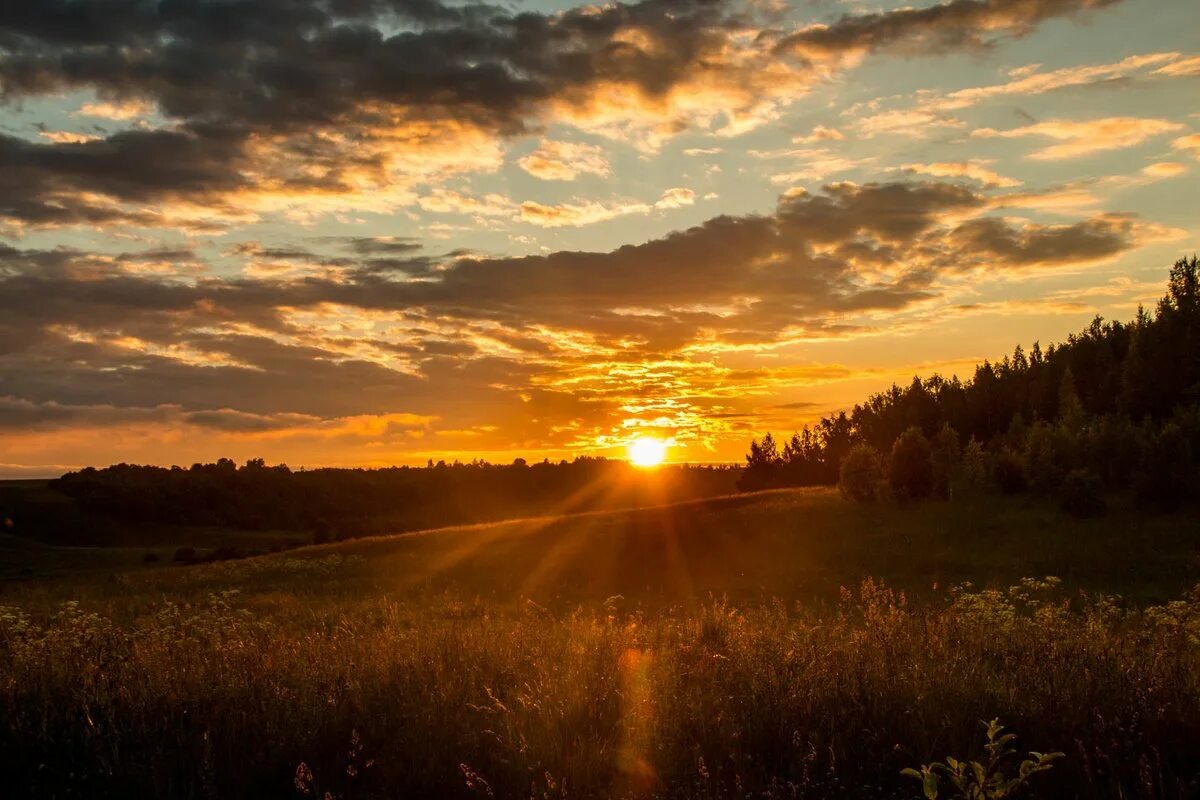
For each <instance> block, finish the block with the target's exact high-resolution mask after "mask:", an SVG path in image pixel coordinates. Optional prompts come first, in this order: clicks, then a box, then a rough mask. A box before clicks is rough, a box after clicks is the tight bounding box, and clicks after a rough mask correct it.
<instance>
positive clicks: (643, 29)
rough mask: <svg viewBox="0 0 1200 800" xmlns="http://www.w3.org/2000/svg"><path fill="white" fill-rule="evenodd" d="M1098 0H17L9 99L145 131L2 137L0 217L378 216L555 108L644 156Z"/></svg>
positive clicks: (10, 31) (489, 159)
mask: <svg viewBox="0 0 1200 800" xmlns="http://www.w3.org/2000/svg"><path fill="white" fill-rule="evenodd" d="M1109 3H1110V0H1069V1H1068V0H1020V2H1017V1H1016V0H990V1H989V2H986V3H985V2H982V1H981V0H953V1H952V2H949V3H945V4H942V5H938V6H933V7H930V8H926V9H920V10H915V11H914V10H911V9H906V10H898V11H891V12H884V13H878V14H863V15H858V16H847V17H843V18H842V19H840V20H838V21H836V22H835V23H833V24H832V25H828V26H808V27H803V28H800V29H796V28H794V27H792V28H789V27H788V25H787V24H786V23H785V22H784V20H785V19H786V15H784V16H780V15H779V14H777V13H774V12H771V11H769V10H767V9H764V8H761V7H759V6H757V5H755V4H748V5H747V4H741V3H734V2H732V0H730V1H729V2H726V1H725V0H642V1H641V2H636V3H632V4H610V5H603V6H594V5H590V6H583V7H580V8H574V9H569V10H565V11H559V12H555V13H537V12H531V11H524V12H520V13H514V12H511V11H508V10H505V9H503V8H501V7H499V6H492V5H486V4H467V5H451V4H444V3H442V2H439V0H395V2H375V0H370V1H368V2H337V3H330V2H328V1H327V0H296V2H289V3H282V4H281V3H265V4H250V5H244V6H239V7H238V11H237V13H236V14H232V13H226V12H227V10H225V9H219V8H217V7H215V6H212V5H211V4H206V3H175V4H171V5H170V8H169V13H167V12H166V11H164V10H163V9H164V8H165V7H162V8H160V6H159V5H156V4H152V3H150V4H145V3H119V4H116V5H113V4H111V3H107V2H104V1H103V0H61V1H60V2H55V3H49V4H46V3H29V4H25V5H26V6H27V8H24V9H23V10H22V12H21V13H20V14H17V15H10V17H9V18H8V19H6V20H4V21H3V22H0V38H2V39H3V41H4V48H3V50H2V51H0V84H2V85H3V86H4V95H3V98H4V101H6V102H17V101H20V100H22V99H24V98H30V97H50V96H55V95H61V94H63V93H67V92H82V93H90V94H91V95H93V96H94V97H95V99H94V100H92V101H89V102H86V103H84V104H83V105H82V107H81V108H80V109H79V110H78V111H77V112H76V113H77V114H79V115H81V116H92V117H96V118H100V119H108V120H112V121H129V120H134V119H136V120H138V122H139V126H138V127H135V128H132V129H125V130H120V131H117V132H115V133H111V134H108V135H107V136H105V138H103V139H101V140H98V141H94V142H84V143H80V144H72V145H70V148H71V149H70V150H67V149H66V148H67V147H68V145H67V144H65V143H55V142H51V143H48V144H44V145H32V144H30V143H28V142H25V141H24V140H20V139H17V138H14V137H5V138H4V139H3V141H0V173H3V175H4V178H0V196H2V197H4V198H5V199H6V201H5V202H0V215H2V217H3V218H4V219H6V220H7V221H8V222H7V225H8V226H9V227H10V228H12V229H14V230H17V232H20V231H21V230H23V229H26V228H36V227H44V226H90V227H108V228H112V227H117V226H126V227H180V228H186V229H188V230H191V231H194V232H218V231H220V230H221V229H223V228H226V227H228V226H229V225H231V224H234V223H237V222H257V221H261V219H262V218H263V217H264V216H269V215H278V216H280V217H283V218H285V219H287V220H288V221H291V222H298V223H302V224H309V223H312V222H313V221H314V220H315V219H316V218H317V217H319V216H321V215H328V214H345V213H348V212H356V211H363V212H373V213H392V212H394V211H396V210H398V209H400V208H405V207H409V206H411V205H412V204H414V203H415V202H417V199H418V197H420V196H421V195H422V194H423V193H424V192H425V191H426V190H427V188H428V186H430V185H440V184H442V183H444V182H445V180H446V179H447V178H448V177H451V176H455V175H461V174H463V173H468V172H490V171H495V170H497V169H498V168H499V167H500V165H501V164H502V163H503V161H504V152H503V150H504V143H505V142H507V141H509V140H511V139H512V138H513V137H516V136H521V135H525V134H528V133H530V132H532V131H543V130H547V129H548V128H549V127H550V126H552V125H563V126H573V127H575V128H577V129H579V130H582V131H585V132H591V133H593V134H596V135H602V136H607V137H611V138H621V139H622V140H625V141H632V142H636V143H637V145H638V146H639V147H641V148H642V149H643V150H645V151H647V152H651V151H653V150H655V149H657V148H658V147H660V146H661V143H662V142H663V141H665V140H666V139H668V138H670V137H672V136H676V135H678V134H680V133H682V132H685V131H689V130H701V131H706V132H709V133H712V134H715V135H721V136H736V135H740V134H743V133H745V132H747V131H750V130H753V129H755V128H757V127H759V126H761V125H763V124H765V123H768V122H771V121H773V120H777V119H779V118H780V115H781V113H782V110H783V109H784V108H786V107H787V106H789V105H791V104H792V103H794V102H795V101H796V99H797V98H798V97H801V96H803V95H804V94H805V93H806V92H807V91H808V90H809V88H810V87H811V86H812V85H814V84H815V83H816V82H818V81H821V80H824V79H826V78H828V77H830V76H831V75H833V74H835V73H836V71H837V70H840V69H844V68H846V67H848V66H850V65H851V64H853V63H855V62H856V60H857V59H858V58H859V57H860V56H861V52H862V51H863V50H864V49H865V50H877V49H878V50H887V49H897V48H899V49H905V48H909V49H913V48H915V49H920V50H921V51H929V52H936V51H938V50H941V49H946V48H957V47H966V48H973V47H978V46H979V45H981V44H986V43H988V42H990V41H992V40H994V38H995V37H996V36H1001V35H1005V36H1006V35H1019V34H1023V33H1025V32H1028V30H1030V29H1032V28H1033V27H1034V26H1036V25H1038V24H1040V23H1041V22H1043V21H1045V20H1048V19H1051V18H1054V17H1060V16H1071V15H1074V14H1075V13H1076V12H1078V11H1081V10H1086V9H1092V8H1099V7H1101V6H1105V5H1109ZM217 14H225V15H226V17H229V18H228V19H224V18H223V19H222V21H221V22H219V23H218V22H217V21H216V19H215V16H214V15H217ZM85 20H86V21H87V23H86V24H84V23H83V22H82V21H85ZM930 42H933V43H935V44H936V45H937V46H936V47H933V48H930V47H929V46H928V45H929V44H930ZM831 131H832V129H829V130H828V131H825V132H824V133H825V135H832V133H831ZM814 135H821V134H814ZM564 144H565V143H562V142H559V143H557V144H555V143H554V140H552V141H551V142H547V143H544V144H543V147H544V148H547V149H540V151H539V152H538V153H535V154H531V155H529V156H527V157H526V158H525V159H522V162H521V163H523V164H524V165H525V166H526V168H528V169H529V170H531V171H532V172H533V174H537V175H539V176H540V177H552V179H566V178H567V177H568V176H576V175H579V174H596V175H604V174H606V172H605V171H604V170H606V169H607V167H606V165H605V166H602V164H603V163H604V160H603V157H602V156H601V155H598V154H597V153H595V151H592V150H584V149H580V148H585V147H590V146H586V145H573V146H572V145H567V148H568V149H566V150H564V149H563V146H562V145H564ZM556 148H557V149H556ZM572 148H573V149H572ZM142 153H144V154H145V155H146V158H145V160H144V162H143V161H139V160H138V158H137V157H136V156H137V155H138V154H142ZM15 186H20V187H22V192H21V194H22V196H21V197H19V198H13V195H12V191H11V190H12V189H13V187H15ZM206 212H207V213H206Z"/></svg>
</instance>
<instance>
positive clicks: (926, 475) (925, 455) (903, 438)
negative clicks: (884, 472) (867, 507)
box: [888, 427, 934, 500]
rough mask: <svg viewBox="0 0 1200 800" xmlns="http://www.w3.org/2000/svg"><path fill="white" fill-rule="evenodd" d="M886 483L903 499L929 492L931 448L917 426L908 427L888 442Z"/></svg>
mask: <svg viewBox="0 0 1200 800" xmlns="http://www.w3.org/2000/svg"><path fill="white" fill-rule="evenodd" d="M888 483H889V484H890V485H891V487H892V491H894V492H895V493H896V496H897V497H900V498H903V499H908V500H920V499H921V498H924V497H928V496H929V495H930V494H932V493H933V487H934V471H933V450H932V448H931V447H930V446H929V440H928V439H926V438H925V436H924V434H922V433H921V430H920V429H919V428H916V427H912V428H909V429H908V430H906V431H905V432H904V433H902V434H901V435H900V437H899V438H897V439H896V442H895V444H893V445H892V457H891V459H890V460H889V461H888Z"/></svg>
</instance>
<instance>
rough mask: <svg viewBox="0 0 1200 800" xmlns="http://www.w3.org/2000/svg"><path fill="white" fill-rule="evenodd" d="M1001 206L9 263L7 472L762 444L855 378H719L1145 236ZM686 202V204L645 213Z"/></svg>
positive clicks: (816, 196) (899, 203)
mask: <svg viewBox="0 0 1200 800" xmlns="http://www.w3.org/2000/svg"><path fill="white" fill-rule="evenodd" d="M999 197H1002V196H991V195H988V194H986V193H985V192H983V191H981V190H979V189H977V188H971V187H970V186H969V185H967V184H963V183H961V182H954V181H942V180H934V179H930V180H919V181H918V180H903V181H894V182H888V183H868V184H861V185H860V184H853V183H839V184H832V185H830V186H827V187H825V188H824V189H823V190H821V191H819V192H806V191H792V192H789V193H787V194H785V195H784V196H783V197H781V198H779V201H778V204H777V206H776V207H775V208H774V209H773V210H772V211H771V212H770V213H767V214H749V215H742V216H717V217H713V218H711V219H709V220H707V221H706V222H704V223H702V224H700V225H697V226H694V227H690V228H687V229H686V230H679V231H676V232H674V233H671V234H668V235H666V236H662V237H659V238H655V239H651V240H650V241H646V242H644V243H641V244H632V245H625V246H622V247H617V248H615V249H611V250H600V251H591V252H581V251H568V250H561V251H556V252H550V253H546V254H541V255H526V256H511V257H499V256H489V255H486V254H479V253H463V252H450V253H445V254H436V253H427V252H424V251H422V250H419V249H417V244H416V243H415V242H412V241H410V240H404V239H392V238H386V237H385V238H365V237H328V236H324V237H322V236H311V237H308V238H306V239H303V240H298V241H295V242H292V243H288V244H273V245H266V244H262V243H259V242H257V241H241V242H239V243H236V244H234V245H231V246H230V247H229V248H228V249H227V250H226V251H225V252H224V253H223V254H222V262H223V264H224V265H225V266H224V268H223V269H221V270H215V269H212V268H207V266H206V265H204V264H201V265H200V266H201V267H202V269H201V270H200V271H198V272H194V273H192V272H185V271H179V270H176V271H175V272H171V273H160V272H157V271H154V270H142V269H140V268H138V265H143V264H158V263H164V262H165V263H180V264H183V263H187V262H188V261H189V260H195V259H196V256H195V254H194V253H192V252H190V251H186V250H181V251H177V252H172V251H170V250H163V249H155V248H148V249H146V250H131V251H127V252H124V253H117V252H113V253H105V252H96V251H84V250H78V249H72V248H66V247H60V248H54V249H38V248H35V247H30V248H24V249H21V248H15V247H10V246H0V375H3V376H4V385H3V394H4V396H5V397H6V398H7V399H6V400H5V401H4V402H3V403H0V427H2V426H5V425H7V427H6V428H5V430H6V431H9V432H10V433H6V436H7V440H6V446H7V447H10V452H24V453H30V454H33V455H29V456H28V458H29V459H32V460H37V461H39V462H41V463H52V462H53V463H73V462H74V461H77V460H90V458H92V457H91V456H88V455H86V454H87V453H91V452H97V453H99V452H107V453H112V452H113V451H112V449H111V439H112V433H111V431H112V430H113V429H114V428H117V427H120V428H121V429H123V430H139V431H144V432H145V433H144V437H143V438H144V440H145V441H152V440H153V441H159V440H161V437H164V436H168V435H170V436H174V437H176V438H174V439H173V441H175V442H176V444H175V448H176V449H175V450H173V452H176V453H182V452H186V453H189V454H190V453H209V452H210V451H211V450H216V449H217V448H219V447H225V448H228V450H227V452H232V453H235V454H244V456H245V457H249V456H252V455H254V453H253V452H246V450H244V449H238V448H239V447H241V445H237V446H235V445H236V443H237V442H248V441H252V437H265V436H272V437H276V438H274V439H272V445H271V446H272V452H273V453H279V454H280V455H279V456H277V457H280V458H284V457H289V456H288V453H290V452H293V451H291V450H289V449H288V448H292V447H295V448H300V447H301V444H302V443H303V442H312V441H316V438H314V437H319V438H320V441H321V442H322V445H321V446H322V447H323V448H325V449H323V450H322V451H321V452H326V453H335V452H337V453H349V452H351V450H350V449H347V448H351V449H352V448H360V449H361V448H363V447H368V446H369V447H378V448H382V449H381V451H380V452H381V453H382V454H383V455H381V458H382V459H384V460H387V459H389V458H391V459H392V460H395V459H397V458H403V456H400V455H391V456H389V455H387V454H389V453H403V454H411V453H413V452H414V445H413V441H414V439H413V438H412V437H414V436H420V437H423V438H421V440H420V441H421V442H423V443H424V444H423V445H422V446H423V447H427V448H428V449H430V450H431V451H436V450H437V449H444V448H447V447H449V446H450V444H449V443H451V442H462V441H465V440H463V439H462V438H461V435H460V434H457V433H453V432H454V431H464V430H465V431H472V432H473V433H472V434H471V436H470V442H471V444H470V445H469V446H470V447H472V448H473V449H475V450H476V451H477V452H485V451H487V450H489V449H494V450H497V451H500V450H505V449H511V448H512V447H514V446H517V447H522V446H524V447H528V448H529V449H531V450H538V451H554V450H555V448H558V451H560V452H561V451H565V450H567V449H571V448H575V449H585V450H586V449H589V448H596V447H600V446H601V445H602V443H604V442H611V441H616V440H617V439H619V437H620V436H622V435H623V433H622V431H623V430H624V429H625V428H624V426H626V425H627V424H629V422H630V421H631V420H633V421H635V422H636V421H639V420H640V421H641V422H643V423H647V424H649V422H650V421H653V420H660V421H662V420H665V421H666V422H664V423H662V424H664V425H665V426H667V427H668V428H670V429H671V430H672V431H674V433H675V434H678V435H679V436H680V437H681V438H680V440H681V441H687V442H692V443H694V444H695V445H696V446H701V445H702V444H703V443H708V444H712V443H713V442H716V441H724V440H725V439H723V438H722V437H729V436H732V435H740V434H738V433H737V432H738V431H742V430H745V427H744V426H750V425H752V424H753V419H754V418H755V417H754V411H753V408H754V407H755V406H756V405H757V404H758V402H759V401H756V400H754V399H753V398H756V397H757V398H761V397H764V396H769V395H771V394H772V393H774V392H778V391H782V390H784V389H786V388H788V387H796V386H804V385H812V384H813V383H819V382H823V381H831V380H843V379H847V377H848V376H849V373H847V371H846V370H845V369H844V368H836V369H835V368H834V367H831V366H828V365H809V366H803V367H795V366H779V367H772V368H763V369H745V368H734V367H732V366H730V365H729V364H728V363H725V362H724V361H723V360H722V359H723V356H725V355H730V354H737V353H763V354H767V353H770V352H772V351H773V350H774V349H775V348H779V347H783V346H786V345H789V344H794V343H802V342H805V341H807V340H810V339H827V338H840V337H849V336H858V335H867V334H870V333H872V332H877V331H878V330H880V329H881V326H883V327H885V328H886V327H888V326H892V325H894V324H897V323H896V321H897V320H898V319H903V318H904V315H906V314H913V313H916V312H917V310H918V309H922V308H926V309H932V308H934V307H936V305H934V304H935V303H936V301H937V300H938V299H939V298H940V297H942V296H944V295H945V293H946V292H948V291H950V290H951V289H952V287H953V286H955V285H956V284H957V283H958V282H960V281H962V280H963V276H966V275H970V276H972V278H971V280H972V281H973V282H978V281H979V280H981V279H983V278H985V277H986V276H990V275H996V274H1003V273H1008V272H1020V271H1028V270H1038V269H1063V268H1067V269H1071V268H1081V267H1083V266H1086V265H1090V264H1094V263H1096V262H1098V261H1104V260H1107V259H1111V258H1114V257H1116V256H1118V255H1120V254H1122V253H1125V252H1128V251H1129V250H1131V249H1133V248H1135V247H1137V246H1139V244H1141V243H1142V242H1144V241H1146V240H1148V239H1150V238H1152V237H1153V236H1155V235H1157V234H1156V230H1155V229H1154V228H1153V226H1148V225H1147V224H1145V223H1143V222H1141V221H1139V220H1138V219H1136V218H1135V217H1133V216H1130V215H1111V214H1093V215H1090V216H1084V217H1082V218H1080V219H1077V220H1073V221H1070V222H1068V223H1065V224H1062V225H1045V224H1041V223H1037V222H1034V221H1031V220H1028V219H1022V218H1020V217H1009V216H1005V217H1001V216H993V213H994V210H995V207H996V205H997V202H998V198H999ZM691 200H694V195H693V194H692V193H691V192H690V190H687V189H684V188H677V189H675V190H671V191H668V192H667V193H665V195H664V196H663V197H662V198H660V200H659V201H657V203H658V204H662V205H663V206H664V207H666V206H670V205H678V204H685V203H687V202H689V201H691ZM644 205H647V206H651V207H652V206H653V205H654V204H644ZM239 263H240V264H242V265H252V264H272V263H279V264H286V265H290V266H291V267H294V268H295V269H294V271H285V272H279V273H273V272H268V271H257V272H256V271H246V270H242V271H240V272H238V271H236V270H233V271H231V269H230V265H231V264H234V265H236V264H239ZM315 388H319V391H317V390H315ZM656 424H658V423H656ZM22 426H25V428H22ZM22 430H27V431H29V432H28V433H22V432H21V431H22ZM39 430H40V431H46V430H54V431H56V432H57V433H56V435H55V436H54V437H50V438H46V437H45V436H44V435H43V436H42V438H40V439H39V438H37V436H38V434H37V431H39ZM104 431H107V433H105V432H104ZM206 436H207V439H206V438H205V437H206ZM106 437H107V439H108V440H109V441H108V444H107V445H106V444H105V439H106ZM155 437H159V438H157V439H156V438H155ZM248 437H249V438H248ZM456 437H457V438H456ZM125 441H128V442H131V443H132V442H135V441H140V440H139V439H138V438H137V437H125ZM56 443H57V444H56ZM106 446H107V447H109V449H108V450H104V449H103V448H104V447H106ZM130 446H131V447H132V446H133V444H130ZM246 447H247V448H248V447H249V445H246ZM88 448H92V449H91V450H89V449H88ZM339 448H340V449H339ZM296 452H300V451H299V450H297V451H296ZM305 452H309V453H311V452H312V451H311V450H309V451H305ZM354 452H358V453H359V455H358V456H353V457H352V456H346V457H348V458H352V459H353V458H358V459H359V460H361V458H362V457H361V450H355V451H354ZM71 453H74V454H75V455H73V456H72V455H71ZM36 454H41V455H36ZM216 454H217V453H216V452H212V453H211V456H215V455H216ZM211 456H209V457H211ZM104 457H107V456H104ZM122 457H132V456H130V455H126V454H125V451H122ZM188 457H189V458H192V456H191V455H189V456H188ZM309 458H310V459H311V456H309Z"/></svg>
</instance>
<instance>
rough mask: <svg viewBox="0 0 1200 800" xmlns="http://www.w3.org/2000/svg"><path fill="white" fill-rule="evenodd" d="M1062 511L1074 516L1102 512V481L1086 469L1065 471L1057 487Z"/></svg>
mask: <svg viewBox="0 0 1200 800" xmlns="http://www.w3.org/2000/svg"><path fill="white" fill-rule="evenodd" d="M1059 503H1060V505H1061V506H1062V509H1063V511H1066V512H1067V513H1068V514H1071V515H1073V516H1076V517H1094V516H1097V515H1099V514H1103V513H1104V508H1105V503H1104V481H1102V480H1100V476H1099V475H1097V474H1096V473H1094V472H1091V471H1089V470H1086V469H1074V470H1071V471H1070V472H1068V473H1067V477H1066V478H1064V479H1063V482H1062V487H1061V488H1060V489H1059Z"/></svg>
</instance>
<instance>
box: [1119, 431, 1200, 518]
mask: <svg viewBox="0 0 1200 800" xmlns="http://www.w3.org/2000/svg"><path fill="white" fill-rule="evenodd" d="M1192 463H1193V462H1192V455H1191V452H1190V448H1189V447H1188V442H1187V439H1186V437H1185V436H1184V433H1183V430H1182V429H1181V428H1180V427H1179V425H1177V424H1176V423H1174V422H1168V423H1167V424H1166V425H1164V426H1163V427H1162V430H1161V431H1159V432H1158V435H1157V436H1155V437H1154V440H1153V441H1152V442H1151V444H1150V447H1149V448H1147V450H1146V453H1145V460H1144V462H1143V464H1142V469H1141V471H1140V472H1139V473H1138V474H1137V475H1136V476H1135V477H1134V482H1133V490H1134V495H1135V497H1136V499H1137V502H1138V504H1139V505H1141V506H1144V507H1151V508H1156V509H1160V510H1163V511H1172V510H1174V509H1176V508H1178V507H1179V506H1180V505H1182V504H1183V503H1185V502H1187V501H1188V500H1190V499H1192V496H1193V495H1194V493H1195V492H1194V484H1195V471H1194V469H1193V467H1192Z"/></svg>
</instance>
